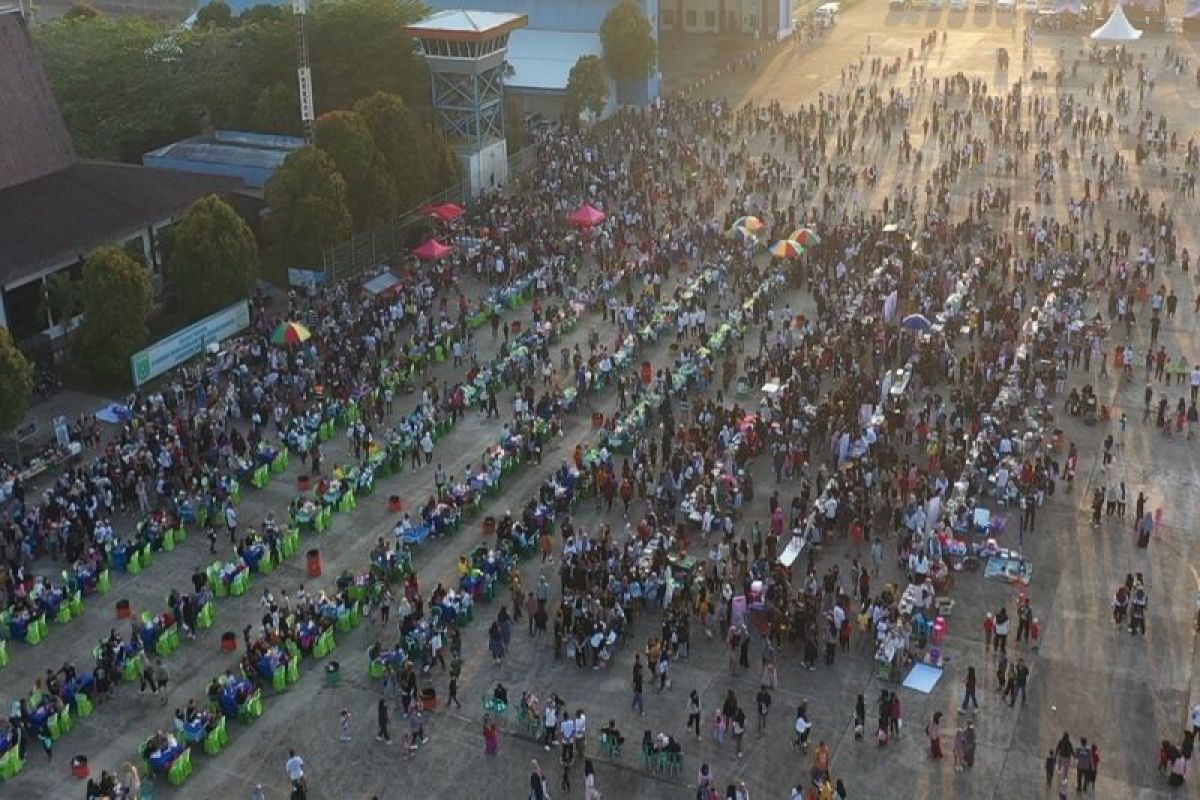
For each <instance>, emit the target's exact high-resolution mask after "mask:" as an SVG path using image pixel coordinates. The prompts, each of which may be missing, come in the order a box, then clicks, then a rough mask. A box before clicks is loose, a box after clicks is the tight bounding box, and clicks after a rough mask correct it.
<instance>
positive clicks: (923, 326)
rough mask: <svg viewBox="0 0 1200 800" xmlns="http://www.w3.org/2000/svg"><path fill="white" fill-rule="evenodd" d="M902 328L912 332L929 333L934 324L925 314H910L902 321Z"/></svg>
mask: <svg viewBox="0 0 1200 800" xmlns="http://www.w3.org/2000/svg"><path fill="white" fill-rule="evenodd" d="M900 327H901V328H907V329H908V330H910V331H927V330H929V329H930V328H932V327H933V323H932V322H930V321H929V320H928V319H927V318H926V317H925V315H924V314H909V315H908V316H907V317H905V318H904V319H902V320H900Z"/></svg>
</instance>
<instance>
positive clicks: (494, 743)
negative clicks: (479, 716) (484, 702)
mask: <svg viewBox="0 0 1200 800" xmlns="http://www.w3.org/2000/svg"><path fill="white" fill-rule="evenodd" d="M499 750H500V734H499V733H498V732H497V730H496V722H495V720H493V719H492V715H491V714H484V715H483V754H484V755H485V756H487V757H488V758H492V757H493V756H495V755H496V753H497V752H498V751H499Z"/></svg>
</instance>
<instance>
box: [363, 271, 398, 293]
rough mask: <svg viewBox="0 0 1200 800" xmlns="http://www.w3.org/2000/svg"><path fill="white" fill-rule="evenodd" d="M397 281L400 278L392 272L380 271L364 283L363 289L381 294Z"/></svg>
mask: <svg viewBox="0 0 1200 800" xmlns="http://www.w3.org/2000/svg"><path fill="white" fill-rule="evenodd" d="M399 282H400V279H399V278H397V277H396V276H395V275H393V274H392V273H390V272H381V273H380V274H378V275H376V276H375V277H374V278H371V280H369V281H367V282H366V283H364V284H363V289H365V290H366V291H367V292H368V293H369V294H383V293H384V292H386V291H387V290H388V289H390V288H392V287H393V286H395V285H396V284H397V283H399Z"/></svg>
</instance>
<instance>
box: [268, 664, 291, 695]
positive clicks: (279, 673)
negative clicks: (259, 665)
mask: <svg viewBox="0 0 1200 800" xmlns="http://www.w3.org/2000/svg"><path fill="white" fill-rule="evenodd" d="M287 687H288V684H287V671H286V670H282V669H277V670H275V672H273V673H272V674H271V688H272V689H274V690H275V691H277V692H286V691H287Z"/></svg>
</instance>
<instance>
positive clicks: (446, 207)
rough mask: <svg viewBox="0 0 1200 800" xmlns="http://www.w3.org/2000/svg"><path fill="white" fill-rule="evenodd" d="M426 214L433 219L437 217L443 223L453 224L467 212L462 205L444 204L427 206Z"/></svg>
mask: <svg viewBox="0 0 1200 800" xmlns="http://www.w3.org/2000/svg"><path fill="white" fill-rule="evenodd" d="M424 211H425V213H426V214H428V215H429V216H431V217H437V218H438V219H440V220H441V221H442V222H453V221H454V220H456V219H458V218H459V217H461V216H462V215H463V214H465V213H466V211H464V210H463V207H462V206H460V205H455V204H454V203H442V204H441V205H437V206H426V207H425V209H424Z"/></svg>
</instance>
